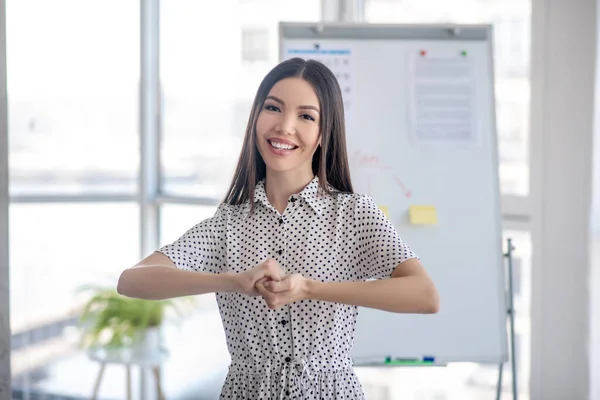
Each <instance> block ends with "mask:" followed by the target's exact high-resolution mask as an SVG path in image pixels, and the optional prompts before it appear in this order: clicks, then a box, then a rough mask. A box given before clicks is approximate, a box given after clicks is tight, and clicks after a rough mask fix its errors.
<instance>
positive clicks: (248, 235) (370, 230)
mask: <svg viewBox="0 0 600 400" xmlns="http://www.w3.org/2000/svg"><path fill="white" fill-rule="evenodd" d="M254 206H255V208H254V211H253V212H250V204H249V203H246V204H244V205H239V206H231V205H227V204H222V205H220V206H219V208H218V209H217V212H216V213H215V215H214V217H213V218H210V219H207V220H205V221H202V222H200V223H199V224H197V225H196V226H194V227H193V228H191V229H190V230H189V231H187V232H186V233H185V234H184V235H183V236H182V237H181V238H179V239H178V240H177V241H175V242H174V243H172V244H169V245H166V246H164V247H162V248H161V249H160V250H159V251H161V252H162V253H163V254H165V255H166V256H168V257H169V258H171V259H172V260H173V262H174V263H175V264H176V265H177V267H178V268H181V269H186V270H193V271H200V272H212V273H221V272H241V271H244V270H247V269H249V268H253V267H255V266H256V265H258V264H260V263H261V262H263V261H265V259H267V258H274V259H275V260H277V262H278V263H279V264H280V265H281V267H282V268H283V269H284V270H285V272H286V273H287V274H294V273H299V274H302V275H303V276H304V277H306V278H308V279H313V280H318V281H322V282H342V281H364V280H367V279H384V278H388V277H389V276H390V274H391V273H392V271H393V270H394V268H395V267H396V266H397V265H398V264H399V263H401V262H402V261H405V260H407V259H409V258H414V257H415V255H414V253H413V252H412V251H411V250H410V249H409V248H408V246H407V245H406V244H405V243H404V242H403V241H402V239H401V238H400V236H399V235H398V233H397V232H396V230H395V229H394V227H393V225H392V224H391V223H390V222H389V221H388V220H387V219H386V218H385V216H384V215H383V213H382V212H381V211H380V210H379V208H378V207H377V206H376V204H375V203H374V201H373V200H372V199H371V198H370V197H369V196H365V195H359V194H347V193H335V194H333V195H328V194H326V193H324V192H323V191H322V190H321V189H320V188H319V181H318V178H317V177H315V178H314V179H313V180H312V181H311V182H310V183H309V184H308V185H307V186H306V187H305V188H304V189H303V190H302V191H301V192H300V193H298V194H296V195H293V196H290V198H289V202H288V205H287V208H286V209H285V211H284V212H283V214H280V213H279V212H278V211H277V210H276V209H275V208H274V207H273V206H272V205H271V204H270V203H269V201H268V199H267V196H266V193H265V188H264V182H260V183H259V184H258V185H257V187H256V192H255V204H254ZM217 303H218V305H219V311H220V313H221V317H222V319H223V326H224V329H225V334H226V338H227V346H228V349H229V353H230V354H231V365H230V367H229V372H228V374H227V377H226V379H225V383H224V385H223V388H222V391H221V399H310V400H317V399H327V400H330V399H364V395H363V390H362V387H361V385H360V383H359V381H358V379H357V377H356V375H355V374H354V370H353V368H352V361H351V358H350V355H351V349H352V343H353V338H354V328H355V323H356V317H357V313H358V310H357V307H354V306H348V305H343V304H335V303H328V302H321V301H314V300H303V301H299V302H296V303H292V304H289V305H287V306H284V307H282V308H280V309H278V310H271V309H269V308H268V307H267V305H266V303H265V301H264V299H263V298H262V297H260V296H258V297H250V296H246V295H242V294H239V293H217Z"/></svg>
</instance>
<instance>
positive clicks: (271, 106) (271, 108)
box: [265, 104, 279, 111]
mask: <svg viewBox="0 0 600 400" xmlns="http://www.w3.org/2000/svg"><path fill="white" fill-rule="evenodd" d="M265 110H269V111H279V108H278V107H276V106H273V105H270V104H269V105H266V106H265Z"/></svg>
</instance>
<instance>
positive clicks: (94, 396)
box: [92, 363, 106, 400]
mask: <svg viewBox="0 0 600 400" xmlns="http://www.w3.org/2000/svg"><path fill="white" fill-rule="evenodd" d="M105 367H106V364H105V363H101V364H100V371H98V376H97V377H96V383H95V384H94V392H93V394H92V400H96V399H97V398H98V391H99V390H100V382H101V381H102V375H104V368H105Z"/></svg>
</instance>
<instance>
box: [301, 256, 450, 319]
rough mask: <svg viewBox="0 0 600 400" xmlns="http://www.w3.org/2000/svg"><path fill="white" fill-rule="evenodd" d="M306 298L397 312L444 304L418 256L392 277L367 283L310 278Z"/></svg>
mask: <svg viewBox="0 0 600 400" xmlns="http://www.w3.org/2000/svg"><path fill="white" fill-rule="evenodd" d="M306 297H307V298H308V299H312V300H321V301H330V302H334V303H342V304H349V305H354V306H361V307H369V308H376V309H379V310H384V311H391V312H396V313H419V314H433V313H437V312H438V310H439V307H440V300H439V294H438V292H437V289H436V287H435V285H434V284H433V281H432V280H431V278H430V277H429V276H428V274H427V272H426V271H425V269H424V268H423V265H422V264H421V262H420V261H419V260H418V259H416V258H411V259H409V260H406V261H404V262H402V263H400V264H398V266H397V267H396V269H395V270H394V272H393V273H392V276H391V277H390V278H388V279H379V280H375V281H367V282H318V281H313V280H307V281H306Z"/></svg>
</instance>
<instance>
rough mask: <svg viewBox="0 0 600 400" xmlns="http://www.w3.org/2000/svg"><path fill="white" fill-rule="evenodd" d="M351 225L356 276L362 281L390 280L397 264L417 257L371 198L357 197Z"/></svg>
mask: <svg viewBox="0 0 600 400" xmlns="http://www.w3.org/2000/svg"><path fill="white" fill-rule="evenodd" d="M354 226H355V229H356V233H355V234H356V246H357V249H356V250H355V254H357V256H358V257H357V258H358V266H357V267H358V268H359V271H358V275H359V277H360V278H362V279H363V280H367V279H384V278H389V277H390V275H391V274H392V272H393V271H394V269H395V268H396V267H397V266H398V264H400V263H401V262H403V261H406V260H408V259H410V258H417V256H416V255H415V254H414V253H413V252H412V250H411V249H410V248H409V246H408V245H407V244H406V243H404V241H403V240H402V238H401V237H400V234H399V233H398V232H397V231H396V229H395V228H394V226H393V225H392V223H391V222H390V221H389V220H388V219H387V218H386V216H385V214H383V212H382V211H381V210H380V209H379V207H377V205H376V204H375V201H374V200H373V199H372V198H371V197H370V196H365V195H361V196H358V197H357V198H356V203H355V207H354Z"/></svg>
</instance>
